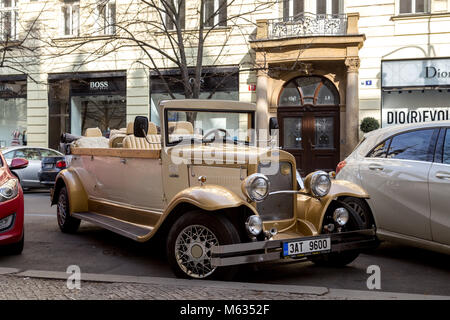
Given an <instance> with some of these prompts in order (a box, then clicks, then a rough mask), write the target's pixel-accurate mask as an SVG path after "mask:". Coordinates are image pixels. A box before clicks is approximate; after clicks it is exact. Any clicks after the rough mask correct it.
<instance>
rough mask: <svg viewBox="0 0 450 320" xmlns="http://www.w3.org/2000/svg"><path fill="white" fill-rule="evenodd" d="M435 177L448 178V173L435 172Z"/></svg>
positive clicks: (449, 175) (449, 177) (449, 178)
mask: <svg viewBox="0 0 450 320" xmlns="http://www.w3.org/2000/svg"><path fill="white" fill-rule="evenodd" d="M436 178H438V179H447V180H450V173H446V172H436Z"/></svg>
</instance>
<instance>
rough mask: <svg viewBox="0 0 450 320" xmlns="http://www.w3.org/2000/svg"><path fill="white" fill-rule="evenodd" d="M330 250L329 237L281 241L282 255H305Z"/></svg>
mask: <svg viewBox="0 0 450 320" xmlns="http://www.w3.org/2000/svg"><path fill="white" fill-rule="evenodd" d="M330 250H331V238H330V237H326V238H318V239H311V240H303V241H293V242H284V243H283V255H284V256H285V257H288V256H306V255H311V254H315V253H319V252H320V253H323V252H329V251H330Z"/></svg>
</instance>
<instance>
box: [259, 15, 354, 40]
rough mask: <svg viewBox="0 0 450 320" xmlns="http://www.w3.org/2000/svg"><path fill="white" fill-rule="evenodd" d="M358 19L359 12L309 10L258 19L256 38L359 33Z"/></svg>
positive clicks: (278, 38)
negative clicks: (326, 12) (343, 12)
mask: <svg viewBox="0 0 450 320" xmlns="http://www.w3.org/2000/svg"><path fill="white" fill-rule="evenodd" d="M358 20H359V14H357V13H356V14H354V13H350V14H338V15H326V14H313V13H308V12H304V13H301V14H298V15H296V16H294V17H289V18H287V19H284V18H281V19H263V20H258V21H257V26H258V27H257V31H256V37H255V39H254V40H256V41H257V40H282V39H288V38H297V37H320V36H346V35H357V34H358Z"/></svg>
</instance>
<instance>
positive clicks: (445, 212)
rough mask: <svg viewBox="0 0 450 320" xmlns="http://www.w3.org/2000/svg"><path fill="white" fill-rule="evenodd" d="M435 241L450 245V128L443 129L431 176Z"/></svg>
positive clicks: (433, 234)
mask: <svg viewBox="0 0 450 320" xmlns="http://www.w3.org/2000/svg"><path fill="white" fill-rule="evenodd" d="M429 184H430V204H431V219H430V223H431V234H432V238H433V241H436V242H439V243H443V244H447V245H450V209H449V208H450V197H449V195H450V128H442V129H441V134H440V136H439V140H438V144H437V146H436V155H435V158H434V163H433V164H432V166H431V170H430V174H429Z"/></svg>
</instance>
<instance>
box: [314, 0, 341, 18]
mask: <svg viewBox="0 0 450 320" xmlns="http://www.w3.org/2000/svg"><path fill="white" fill-rule="evenodd" d="M316 13H317V14H332V15H338V14H340V13H341V1H340V0H316Z"/></svg>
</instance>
